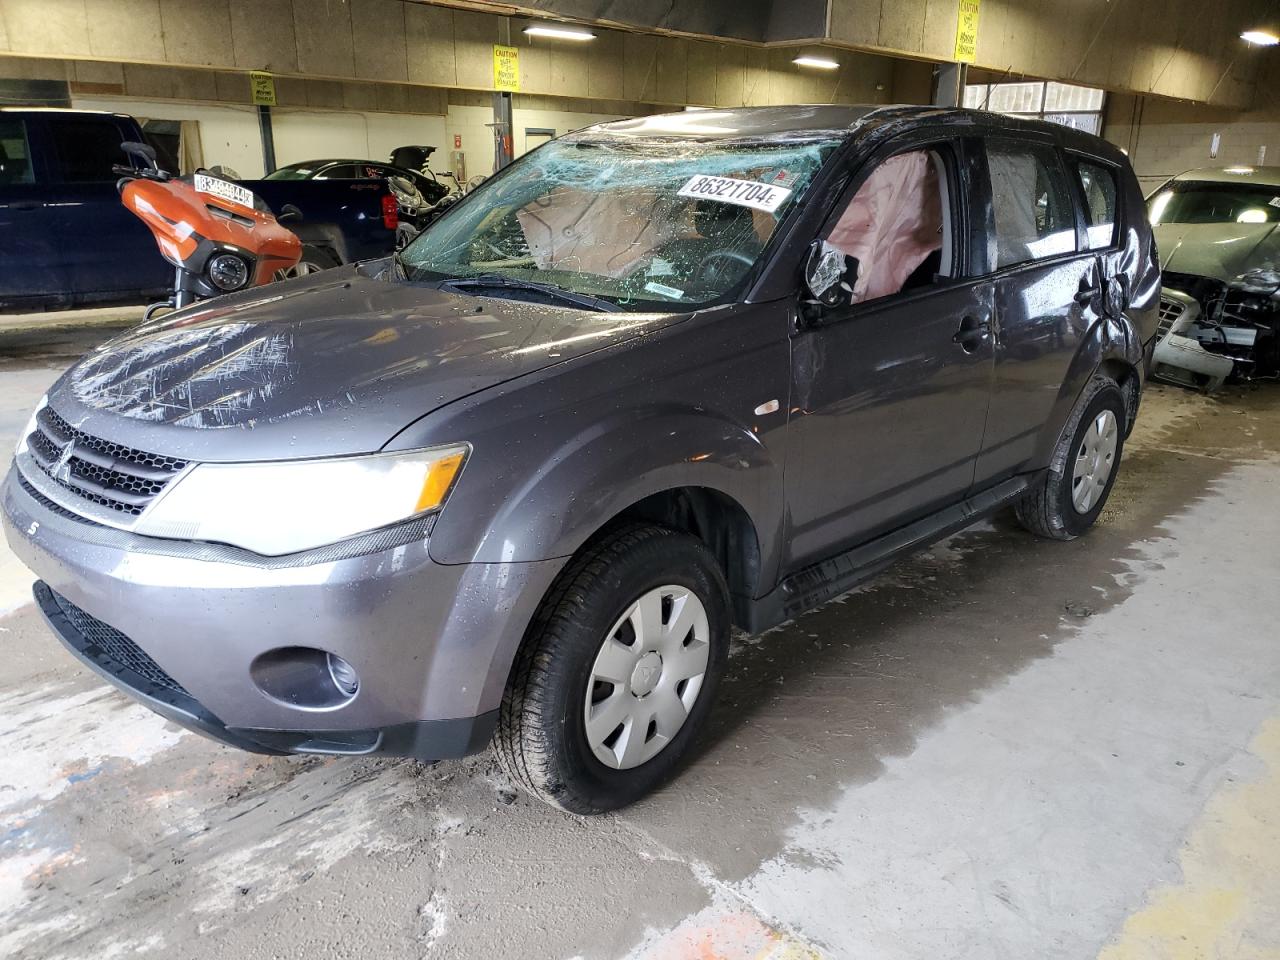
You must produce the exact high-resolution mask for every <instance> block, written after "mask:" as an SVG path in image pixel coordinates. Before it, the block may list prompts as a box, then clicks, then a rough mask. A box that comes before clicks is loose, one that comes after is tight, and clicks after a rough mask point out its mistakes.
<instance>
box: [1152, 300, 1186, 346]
mask: <svg viewBox="0 0 1280 960" xmlns="http://www.w3.org/2000/svg"><path fill="white" fill-rule="evenodd" d="M1186 312H1187V307H1186V304H1184V303H1179V302H1178V301H1177V300H1168V299H1166V298H1164V297H1161V298H1160V322H1159V323H1158V324H1157V325H1156V337H1157V339H1160V340H1163V339H1164V338H1165V337H1166V336H1167V335H1168V333H1169V331H1170V330H1172V329H1173V325H1174V324H1175V323H1177V322H1178V320H1179V318H1181V316H1182V315H1183V314H1184V313H1186Z"/></svg>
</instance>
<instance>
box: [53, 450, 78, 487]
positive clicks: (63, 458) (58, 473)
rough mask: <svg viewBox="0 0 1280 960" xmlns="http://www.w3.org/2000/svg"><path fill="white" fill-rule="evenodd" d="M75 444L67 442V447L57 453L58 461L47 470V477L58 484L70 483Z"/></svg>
mask: <svg viewBox="0 0 1280 960" xmlns="http://www.w3.org/2000/svg"><path fill="white" fill-rule="evenodd" d="M75 452H76V442H75V441H74V440H68V441H67V445H66V446H65V447H63V448H62V449H61V450H60V451H59V452H58V459H57V460H56V461H54V464H53V466H51V467H50V468H49V475H50V476H52V477H53V479H55V480H57V481H58V482H59V483H70V482H71V458H72V457H73V456H75Z"/></svg>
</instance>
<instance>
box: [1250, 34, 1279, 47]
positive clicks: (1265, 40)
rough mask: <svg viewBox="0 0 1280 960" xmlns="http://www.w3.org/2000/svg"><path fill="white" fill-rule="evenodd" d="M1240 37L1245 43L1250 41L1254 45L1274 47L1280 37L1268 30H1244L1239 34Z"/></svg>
mask: <svg viewBox="0 0 1280 960" xmlns="http://www.w3.org/2000/svg"><path fill="white" fill-rule="evenodd" d="M1240 39H1241V40H1243V41H1244V42H1245V43H1252V44H1253V45H1254V46H1255V47H1274V46H1275V45H1276V44H1277V43H1280V37H1278V36H1276V35H1275V34H1274V33H1272V32H1271V31H1270V30H1246V31H1245V32H1244V33H1242V34H1240Z"/></svg>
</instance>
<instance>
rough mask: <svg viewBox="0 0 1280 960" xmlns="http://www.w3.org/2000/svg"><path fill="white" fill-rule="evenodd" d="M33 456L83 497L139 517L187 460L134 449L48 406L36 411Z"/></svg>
mask: <svg viewBox="0 0 1280 960" xmlns="http://www.w3.org/2000/svg"><path fill="white" fill-rule="evenodd" d="M27 448H28V449H29V450H30V451H31V457H32V459H33V460H35V462H36V464H37V465H38V466H39V467H40V470H41V471H42V472H43V473H44V475H45V476H46V477H48V478H49V479H50V480H52V481H53V482H54V483H56V484H57V485H58V486H60V487H62V488H63V489H64V490H69V491H70V492H71V493H73V494H75V495H76V496H77V497H79V498H81V499H82V500H87V501H89V502H90V503H94V504H97V505H98V506H100V507H107V508H108V509H111V510H114V511H116V512H118V513H121V514H124V515H125V516H132V517H136V516H138V515H139V514H141V513H142V511H143V510H145V509H146V508H147V505H148V504H150V503H151V501H152V500H154V499H155V498H156V497H157V496H159V495H160V492H161V491H162V490H164V488H165V487H166V486H167V485H168V484H169V482H170V481H171V480H172V479H173V478H174V477H175V476H176V475H177V474H179V473H181V472H182V471H183V470H184V469H186V467H187V461H185V460H179V459H177V458H176V457H166V456H163V455H161V454H156V453H147V452H146V451H144V450H134V449H133V448H132V447H125V446H122V445H120V444H118V443H112V442H111V441H109V440H103V439H102V438H101V437H95V436H92V435H90V434H87V433H85V432H84V431H83V430H80V429H77V428H76V427H73V426H72V425H71V424H69V423H67V421H66V420H64V419H63V418H62V417H60V416H59V415H58V414H57V413H55V412H54V411H53V410H52V409H50V408H49V407H45V408H44V409H42V410H41V411H40V413H39V414H37V415H36V429H35V432H33V433H32V434H31V435H30V436H29V437H27Z"/></svg>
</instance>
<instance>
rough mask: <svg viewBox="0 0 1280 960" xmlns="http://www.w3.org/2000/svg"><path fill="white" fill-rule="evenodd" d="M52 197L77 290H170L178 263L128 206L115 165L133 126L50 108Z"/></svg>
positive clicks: (101, 293)
mask: <svg viewBox="0 0 1280 960" xmlns="http://www.w3.org/2000/svg"><path fill="white" fill-rule="evenodd" d="M44 122H45V124H46V129H47V133H48V137H47V142H48V144H49V149H48V164H49V168H50V174H51V176H50V181H51V182H50V185H49V197H50V199H49V202H50V213H51V214H52V216H51V220H52V224H53V229H54V231H55V233H56V235H57V240H58V245H59V250H60V256H61V260H62V263H63V265H64V266H65V268H66V271H67V287H68V290H69V292H70V293H72V294H75V295H77V296H80V297H89V298H116V297H123V296H127V295H130V294H136V293H138V292H140V291H146V290H158V289H162V288H164V287H166V286H168V285H171V284H172V282H173V268H172V267H171V266H169V264H168V263H167V262H166V261H165V259H164V258H163V257H162V256H161V255H160V250H159V248H158V247H157V246H156V241H155V238H154V237H153V236H152V234H151V231H150V230H148V229H147V228H146V226H145V225H144V224H143V223H142V221H141V220H139V219H138V218H137V217H135V216H134V215H133V214H132V213H130V212H129V211H128V210H127V209H125V207H124V204H122V203H121V202H120V194H119V192H118V191H117V190H116V181H117V180H118V179H119V175H118V174H116V173H115V172H114V171H113V170H112V169H111V168H112V166H113V165H115V164H128V163H129V159H128V157H127V156H126V155H125V152H124V151H123V150H122V149H121V148H120V144H121V143H122V142H123V141H124V140H125V139H126V135H127V131H128V128H127V127H125V126H122V125H121V123H120V121H119V120H117V118H115V117H113V116H112V115H110V114H58V113H49V114H46V116H45V120H44Z"/></svg>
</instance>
